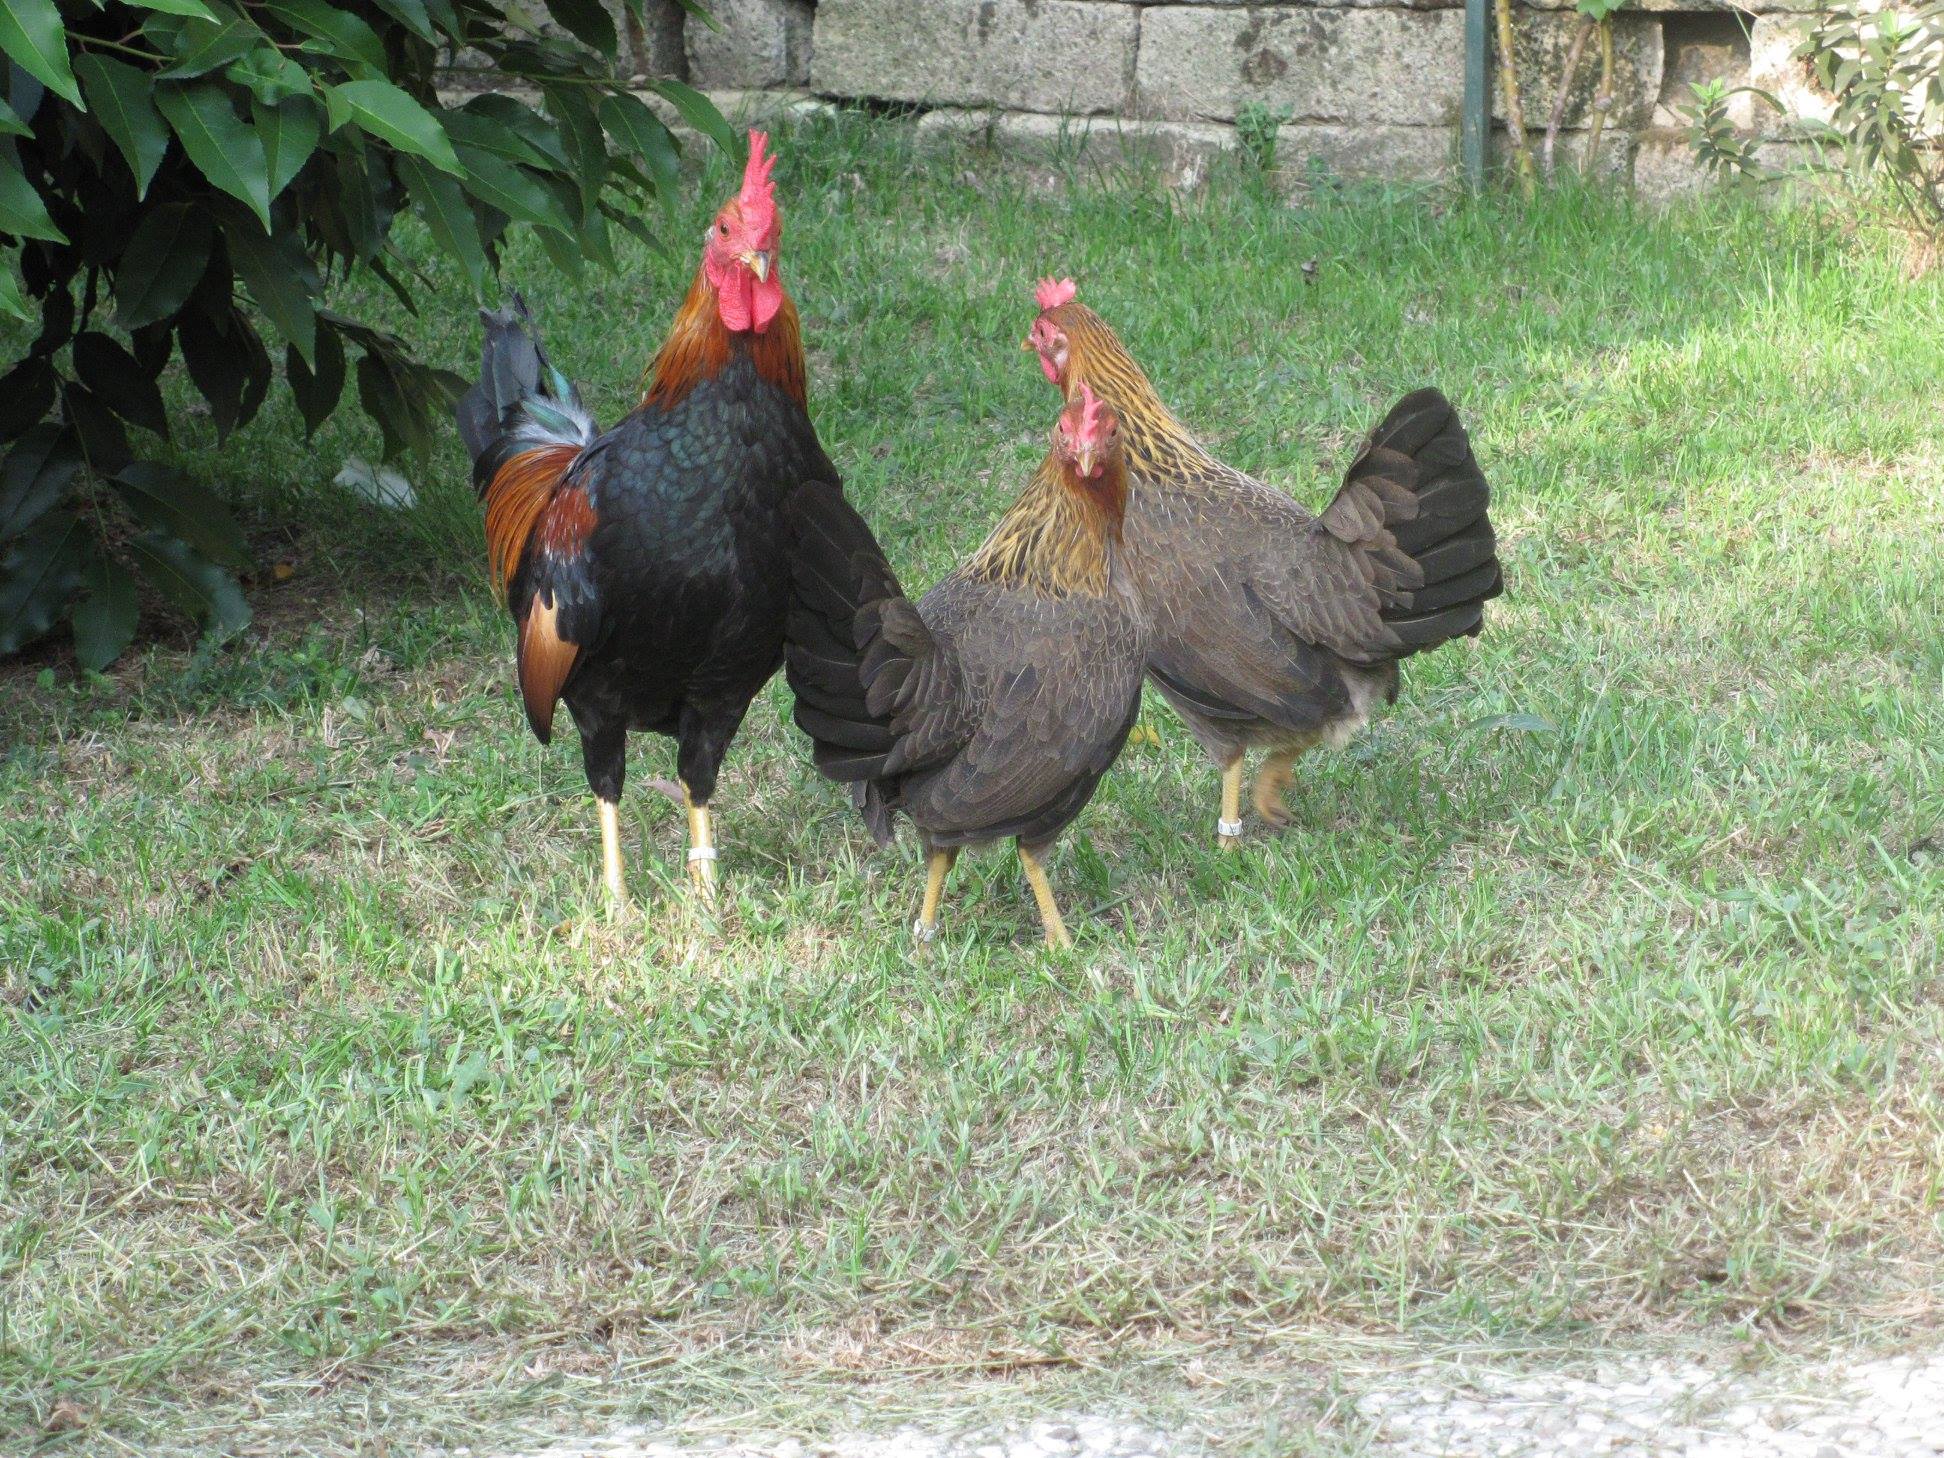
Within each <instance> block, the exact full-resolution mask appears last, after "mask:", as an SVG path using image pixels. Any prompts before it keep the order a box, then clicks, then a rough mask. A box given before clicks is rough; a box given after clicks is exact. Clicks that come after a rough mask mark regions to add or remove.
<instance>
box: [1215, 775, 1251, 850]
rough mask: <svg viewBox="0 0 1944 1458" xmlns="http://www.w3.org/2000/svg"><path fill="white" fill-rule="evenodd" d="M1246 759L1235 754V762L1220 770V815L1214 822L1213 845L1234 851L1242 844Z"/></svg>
mask: <svg viewBox="0 0 1944 1458" xmlns="http://www.w3.org/2000/svg"><path fill="white" fill-rule="evenodd" d="M1245 758H1246V756H1244V755H1243V754H1242V753H1241V752H1239V751H1238V752H1237V753H1236V756H1235V762H1234V763H1233V764H1229V765H1226V766H1224V767H1223V769H1222V813H1221V816H1220V817H1219V818H1218V819H1217V820H1216V822H1215V844H1216V845H1218V846H1220V847H1221V848H1222V849H1223V850H1234V849H1235V848H1236V847H1237V846H1239V845H1241V844H1242V770H1243V760H1244V759H1245Z"/></svg>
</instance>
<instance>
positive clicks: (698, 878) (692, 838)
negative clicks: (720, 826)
mask: <svg viewBox="0 0 1944 1458" xmlns="http://www.w3.org/2000/svg"><path fill="white" fill-rule="evenodd" d="M682 799H683V801H684V802H685V803H686V804H687V805H688V834H689V847H688V874H689V882H690V884H691V885H693V886H694V887H695V889H696V891H697V892H698V893H700V895H701V896H702V899H703V900H705V901H713V900H715V863H716V843H715V826H714V824H713V823H712V822H711V821H710V819H709V807H708V806H707V805H698V804H696V803H695V798H694V797H693V796H692V795H690V794H689V792H688V786H687V785H684V786H682Z"/></svg>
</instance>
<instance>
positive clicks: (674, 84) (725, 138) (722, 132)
mask: <svg viewBox="0 0 1944 1458" xmlns="http://www.w3.org/2000/svg"><path fill="white" fill-rule="evenodd" d="M648 89H649V90H650V91H652V92H654V93H655V94H656V95H657V96H661V97H665V98H666V99H667V100H668V101H669V102H670V103H671V104H672V105H673V106H674V108H675V110H676V111H678V112H680V113H681V114H682V120H683V121H685V122H687V123H688V124H689V125H690V126H692V127H694V128H695V129H696V130H697V131H698V132H700V133H702V135H703V136H705V137H707V138H708V139H709V140H710V141H712V142H714V143H715V144H716V145H717V146H718V147H720V148H722V150H723V151H724V152H727V153H728V154H729V155H730V156H731V157H734V158H735V159H736V160H737V161H739V162H740V161H741V160H742V158H741V156H740V155H739V154H738V151H737V147H736V137H735V133H733V132H731V131H730V130H729V123H728V122H726V121H724V120H723V119H722V113H721V112H719V111H717V110H716V105H715V103H714V102H713V101H711V100H709V98H708V97H706V96H704V95H703V94H702V93H701V92H699V91H695V90H692V89H691V88H689V87H687V86H684V85H683V84H682V83H681V82H679V81H670V80H669V79H668V78H667V77H662V78H661V79H659V80H655V81H650V82H649V83H648Z"/></svg>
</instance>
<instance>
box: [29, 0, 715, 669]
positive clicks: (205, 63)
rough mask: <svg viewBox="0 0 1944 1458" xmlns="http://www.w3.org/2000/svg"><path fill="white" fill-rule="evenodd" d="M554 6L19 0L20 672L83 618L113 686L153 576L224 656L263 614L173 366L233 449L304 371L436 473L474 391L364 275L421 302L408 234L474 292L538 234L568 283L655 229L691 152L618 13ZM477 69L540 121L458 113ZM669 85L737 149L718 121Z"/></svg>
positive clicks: (480, 111)
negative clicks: (449, 92) (457, 407)
mask: <svg viewBox="0 0 1944 1458" xmlns="http://www.w3.org/2000/svg"><path fill="white" fill-rule="evenodd" d="M545 4H546V10H547V13H548V15H549V16H550V17H551V19H552V22H553V24H551V25H545V24H542V23H541V22H540V21H539V20H538V19H537V18H536V17H535V16H534V15H532V14H531V13H529V12H527V11H526V10H524V9H522V8H521V7H520V6H519V5H518V4H517V3H516V0H508V3H507V4H506V5H505V6H504V8H502V7H501V6H500V5H497V4H494V3H490V0H335V3H331V0H0V52H4V62H0V79H4V81H5V83H6V87H5V91H4V95H0V250H3V251H0V312H4V313H6V314H9V315H11V316H13V317H14V318H15V320H16V321H18V322H17V324H16V325H14V326H10V327H13V328H15V329H16V330H17V331H18V332H19V333H20V334H21V335H22V336H23V337H25V338H29V339H31V343H30V344H28V346H27V349H26V353H25V357H24V358H20V359H19V360H18V361H17V362H15V363H13V364H12V367H11V368H10V369H7V370H6V371H5V373H4V376H0V449H4V450H5V452H6V453H5V456H4V460H3V461H0V655H4V654H7V653H11V652H13V651H15V650H16V649H18V648H20V647H21V646H23V645H24V644H27V643H29V642H31V641H33V640H35V639H37V638H39V637H40V636H42V635H43V634H46V633H48V632H50V631H52V630H53V629H54V628H56V627H57V626H58V625H59V624H60V623H62V622H63V621H66V622H68V623H70V624H71V625H72V631H73V634H74V644H75V649H76V653H77V656H78V657H79V660H80V661H81V663H82V664H83V665H85V666H87V667H90V668H99V667H102V666H105V665H106V664H108V663H109V662H111V661H112V660H113V659H114V658H115V657H116V656H117V655H118V654H119V653H120V652H121V651H122V650H123V649H124V648H125V647H126V646H127V645H128V643H129V641H130V639H131V638H132V636H133V634H134V632H135V628H136V621H137V611H138V603H139V601H140V599H141V591H140V582H142V581H145V582H146V583H147V584H148V585H149V586H150V588H151V589H152V591H153V595H154V596H156V597H157V598H159V599H161V600H163V601H166V602H167V603H169V604H171V605H173V606H174V607H175V608H177V609H179V610H180V611H182V612H183V613H185V614H187V615H188V616H189V617H191V618H193V619H194V620H195V621H196V622H197V623H198V624H200V625H201V626H202V627H203V628H204V629H205V630H207V631H209V632H211V633H213V634H216V635H219V636H220V635H226V634H229V633H233V632H235V631H236V630H237V629H238V628H240V627H241V626H242V625H243V624H244V623H245V622H247V620H248V615H249V610H248V606H247V604H246V602H245V600H244V598H243V595H242V592H241V591H240V589H239V587H238V584H237V580H236V576H235V573H236V572H237V571H238V570H239V569H240V568H242V567H244V566H245V565H247V548H246V544H245V541H244V537H243V534H242V532H241V531H240V530H239V529H238V527H237V525H236V523H235V522H234V520H233V519H232V518H231V516H230V514H229V512H228V511H227V510H226V508H225V507H224V506H223V504H222V502H221V501H220V500H218V499H217V497H215V496H214V495H213V494H212V493H211V492H210V491H209V490H208V489H207V488H206V487H204V486H202V485H199V484H198V483H196V482H195V481H192V480H191V479H189V477H188V476H187V475H185V474H184V473H183V472H182V471H181V470H179V469H176V468H175V467H174V466H172V465H169V464H167V463H166V461H163V460H158V459H154V458H152V457H153V455H154V454H155V451H156V445H157V443H158V442H165V441H167V440H168V438H169V435H170V419H169V415H168V412H167V410H166V409H165V407H164V396H163V392H162V390H161V388H160V381H161V379H162V376H163V372H164V370H166V369H167V368H168V367H169V365H170V363H171V361H173V360H176V359H178V358H179V359H180V361H181V363H182V366H183V369H184V371H185V372H186V374H187V376H188V379H189V381H190V382H192V383H193V385H194V388H195V390H196V391H197V392H198V393H199V394H200V395H201V397H202V399H203V400H204V401H205V402H206V403H207V406H208V409H209V413H210V417H211V419H212V420H213V422H214V424H215V428H216V430H217V433H218V435H219V437H227V436H228V435H229V434H230V432H232V431H234V430H235V429H236V428H237V427H238V426H240V425H242V424H244V423H246V422H247V421H249V420H250V418H251V417H252V416H254V415H255V414H256V412H257V410H258V409H259V408H260V407H261V405H262V404H263V401H264V399H265V397H266V395H267V393H268V391H269V390H270V388H271V385H272V383H273V380H274V378H275V376H276V374H277V372H278V366H279V364H281V366H282V373H283V378H284V381H285V383H286V384H287V385H288V387H289V389H290V391H291V394H292V396H293V397H294V399H295V402H296V405H297V408H298V411H299V412H300V414H301V415H302V417H303V420H304V422H305V425H306V428H307V429H308V430H310V431H315V430H316V428H317V427H318V425H319V424H321V423H322V422H323V421H324V420H325V419H326V418H327V417H328V416H329V415H330V414H331V413H332V411H333V410H335V409H336V408H337V406H338V405H339V403H340V401H341V399H342V398H343V396H344V395H345V393H346V392H347V390H352V389H355V391H356V394H357V398H358V401H359V403H360V404H361V405H362V407H363V408H364V409H365V410H366V411H367V412H368V413H369V414H370V415H371V416H372V418H373V419H374V420H375V421H376V422H377V424H378V426H379V429H380V430H381V432H382V434H383V437H384V445H385V452H386V454H387V456H396V455H398V454H400V453H401V452H404V451H407V450H419V451H423V449H424V448H425V447H426V446H427V445H428V444H429V442H430V440H431V437H432V433H433V431H434V429H435V425H436V423H437V422H438V421H439V419H440V417H441V415H442V413H443V407H444V405H445V404H446V403H448V402H449V401H450V399H451V398H452V392H453V391H454V390H455V389H456V388H457V387H458V385H459V381H458V380H457V379H456V378H454V377H452V376H451V375H449V374H448V373H447V372H443V371H439V370H435V369H432V368H429V367H428V366H426V365H424V364H422V363H420V362H418V361H417V360H415V359H414V357H413V355H412V352H411V350H410V348H409V347H408V346H407V344H406V343H405V341H403V340H401V339H400V338H398V337H397V336H396V335H394V334H392V333H389V332H387V331H386V330H383V329H379V328H376V327H373V326H372V325H370V324H367V323H364V322H361V321H360V320H358V319H355V318H350V317H347V316H346V315H345V314H343V313H340V312H338V311H337V310H334V309H332V308H331V307H329V305H328V303H327V302H326V297H327V285H329V284H330V283H331V282H333V281H334V280H337V279H341V278H342V277H344V276H345V275H347V274H349V273H351V272H353V271H354V270H368V271H369V272H370V273H371V274H372V275H374V276H375V277H377V278H378V279H380V280H382V281H383V282H384V283H385V284H386V285H388V286H389V287H390V289H391V290H392V291H393V292H394V293H396V294H397V296H398V297H399V298H400V300H401V301H403V303H404V304H405V305H406V307H407V308H408V309H410V307H411V305H412V292H413V289H414V287H415V286H422V279H421V278H420V276H419V275H418V273H417V270H416V269H415V268H414V266H413V263H412V261H411V260H410V259H409V258H407V257H405V256H404V255H403V254H402V253H401V252H400V251H399V249H398V247H397V246H396V244H395V243H394V242H393V240H392V231H393V225H394V224H395V223H396V221H397V220H398V219H399V218H400V217H402V216H404V215H406V214H408V213H409V214H415V215H417V216H418V217H419V218H421V219H422V220H423V221H424V224H425V227H426V229H427V230H428V232H429V234H430V236H431V237H432V238H433V239H434V240H436V242H437V244H438V246H439V247H440V248H442V249H443V250H445V251H446V252H447V253H449V254H451V255H452V257H453V258H454V259H456V260H457V262H458V264H459V265H460V267H461V268H462V269H463V271H464V273H465V275H466V277H467V278H468V279H469V280H470V281H471V284H472V286H473V288H474V290H475V291H483V290H484V289H485V287H486V285H487V283H488V281H489V279H490V278H491V276H492V275H493V274H494V273H495V272H496V270H497V267H498V260H499V251H500V245H501V242H502V240H503V238H504V237H505V235H506V232H507V229H508V228H509V227H511V226H514V225H522V226H527V227H531V228H533V229H535V230H537V231H538V234H539V236H540V238H541V240H542V241H543V243H544V244H545V246H546V249H547V252H548V254H549V256H550V257H551V258H552V259H553V260H554V262H555V263H556V264H557V265H558V266H560V267H561V268H563V269H566V270H568V271H569V272H577V271H578V270H579V269H580V267H581V266H582V264H583V261H592V262H594V263H596V264H610V265H611V264H612V262H613V246H612V240H613V237H614V231H613V230H614V229H617V228H625V229H628V230H629V231H631V232H635V233H638V234H642V235H643V236H647V230H646V226H645V224H644V222H643V217H644V215H645V211H646V210H645V209H644V207H643V204H644V203H646V202H648V201H651V200H653V199H654V198H656V197H657V196H658V195H662V194H665V193H666V192H667V190H668V189H669V188H671V187H672V185H673V183H674V180H675V176H676V169H677V165H678V162H679V155H678V151H677V144H676V141H675V138H674V136H673V135H672V134H671V133H670V131H669V129H668V128H667V127H666V126H665V125H663V123H662V121H661V120H660V119H659V118H658V117H657V115H656V114H655V112H654V111H653V110H651V109H650V108H649V106H648V105H647V104H645V103H644V102H643V101H642V100H641V99H640V98H639V97H638V96H636V95H634V94H633V93H631V92H630V91H629V90H628V89H627V87H626V85H625V84H624V83H623V82H622V81H621V80H620V79H618V78H617V77H616V75H615V64H614V62H615V57H616V54H617V50H618V37H617V35H616V30H615V22H614V18H613V17H612V15H611V14H610V12H609V11H608V10H607V9H606V8H605V7H604V6H603V5H602V3H601V0H545ZM629 4H630V5H631V6H638V4H639V0H629ZM462 49H463V50H464V51H465V52H466V54H467V56H468V58H469V60H470V61H471V63H472V64H475V65H485V66H488V67H491V68H493V69H495V70H496V71H497V72H498V73H499V74H500V75H501V77H503V78H504V79H505V81H506V82H507V89H508V91H513V92H518V93H520V94H521V95H524V96H525V97H526V98H527V99H519V96H517V95H513V94H497V95H485V96H475V97H473V98H471V99H469V100H466V101H464V102H463V103H457V104H453V105H446V104H442V103H441V101H440V99H439V97H438V95H437V93H436V91H435V89H434V79H435V75H436V71H437V68H438V67H439V66H440V65H441V64H442V63H444V62H445V61H446V60H448V59H449V58H451V57H453V56H456V55H458V54H459V53H460V51H461V50H462ZM647 84H648V85H649V86H651V87H652V88H653V89H655V90H656V91H659V92H660V93H661V94H662V95H663V96H664V97H666V98H667V99H668V100H670V101H671V102H673V103H674V105H675V106H676V107H677V108H678V109H679V110H680V112H681V113H682V114H683V116H684V117H685V118H686V119H687V120H688V121H689V122H690V123H691V124H692V125H695V126H696V127H698V128H699V129H701V130H702V131H703V132H705V133H706V134H708V135H710V136H711V137H713V138H714V139H715V140H716V141H717V142H718V143H719V144H720V145H723V146H724V147H728V146H729V145H730V138H729V134H728V130H727V128H726V126H725V125H724V124H723V121H722V119H721V117H720V116H719V115H717V113H716V112H715V110H714V108H713V107H711V106H710V105H709V103H708V102H707V101H706V100H705V99H704V98H703V97H701V96H700V95H698V94H697V93H695V92H693V91H690V90H689V89H688V88H686V87H684V86H682V85H680V84H679V83H677V82H673V81H665V80H664V81H652V82H649V83H647ZM163 454H165V455H166V452H163Z"/></svg>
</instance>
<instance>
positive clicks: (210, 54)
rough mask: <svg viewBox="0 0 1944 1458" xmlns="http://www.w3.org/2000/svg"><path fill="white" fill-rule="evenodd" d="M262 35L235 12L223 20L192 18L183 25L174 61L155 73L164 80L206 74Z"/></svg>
mask: <svg viewBox="0 0 1944 1458" xmlns="http://www.w3.org/2000/svg"><path fill="white" fill-rule="evenodd" d="M263 39H264V37H263V32H262V31H260V30H258V29H257V28H256V27H255V26H254V25H252V24H250V22H249V21H247V20H242V19H238V18H236V17H234V16H232V17H228V18H226V19H222V20H191V21H189V22H187V23H186V24H185V25H184V26H183V27H182V35H181V38H180V39H179V40H178V42H177V45H178V46H179V47H180V49H179V50H178V51H177V53H176V56H177V59H176V62H175V64H174V65H172V66H170V67H168V68H167V69H166V70H163V71H159V72H157V73H156V74H157V76H158V77H159V78H160V79H162V80H165V81H166V80H174V81H186V80H188V79H190V78H191V77H194V76H207V75H208V74H209V73H210V72H211V71H217V70H221V69H222V68H223V67H224V66H227V65H228V64H229V63H230V62H231V61H234V60H236V59H237V58H238V57H240V56H244V55H247V54H248V53H249V52H250V51H252V50H254V49H256V47H257V46H259V45H261V44H262V43H263Z"/></svg>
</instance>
